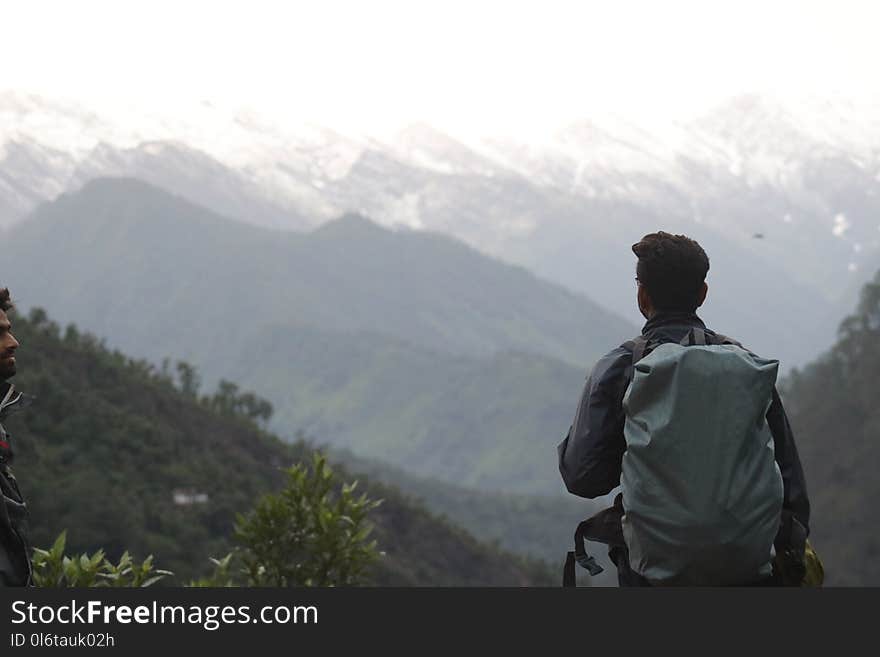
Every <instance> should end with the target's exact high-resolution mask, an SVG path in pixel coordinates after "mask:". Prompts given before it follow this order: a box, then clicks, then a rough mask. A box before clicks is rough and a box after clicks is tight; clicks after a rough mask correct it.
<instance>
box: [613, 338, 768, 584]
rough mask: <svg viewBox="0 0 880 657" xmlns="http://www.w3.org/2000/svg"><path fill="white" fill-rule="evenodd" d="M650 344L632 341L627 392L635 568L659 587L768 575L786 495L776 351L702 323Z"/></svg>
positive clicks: (627, 479)
mask: <svg viewBox="0 0 880 657" xmlns="http://www.w3.org/2000/svg"><path fill="white" fill-rule="evenodd" d="M707 341H708V343H709V344H707ZM651 347H652V345H650V344H648V343H647V342H646V341H645V339H644V338H642V337H639V338H636V340H635V341H634V342H633V371H632V380H631V382H630V384H629V386H628V388H627V390H626V394H625V396H624V398H623V408H624V411H625V413H626V422H625V426H624V436H625V438H626V452H625V453H624V455H623V463H622V474H621V487H622V494H623V508H624V515H623V518H622V527H623V537H624V540H625V542H626V546H627V548H628V550H629V560H630V566H631V568H632V569H633V570H634V571H635V572H637V573H639V574H640V575H642V576H643V577H645V578H646V579H647V580H648V581H649V582H651V583H652V584H661V585H709V586H717V585H728V584H731V585H736V584H748V583H751V582H755V581H757V580H760V579H761V578H763V577H766V576H769V575H770V573H771V569H772V560H773V556H774V555H773V540H774V538H775V536H776V532H777V530H778V529H779V521H780V515H781V511H782V495H783V490H782V475H781V474H780V472H779V467H778V466H777V464H776V461H775V459H774V445H773V437H772V435H771V433H770V428H769V426H768V425H767V421H766V415H767V410H768V409H769V407H770V403H771V401H772V396H773V388H774V386H775V384H776V374H777V370H778V367H779V363H778V361H775V360H768V359H764V358H760V357H758V356H755V355H754V354H752V353H750V352H748V351H746V350H745V349H743V348H742V346H741V345H739V344H738V343H735V342H733V341H732V340H730V339H728V338H725V337H724V336H720V335H711V334H708V333H706V332H705V331H703V330H702V329H699V328H695V329H693V330H692V331H691V332H689V333H688V335H687V336H685V338H684V339H683V340H682V341H681V343H680V344H676V343H663V344H659V345H657V346H655V347H654V348H653V349H651ZM649 350H650V353H648V355H647V356H645V355H644V354H645V353H646V351H649Z"/></svg>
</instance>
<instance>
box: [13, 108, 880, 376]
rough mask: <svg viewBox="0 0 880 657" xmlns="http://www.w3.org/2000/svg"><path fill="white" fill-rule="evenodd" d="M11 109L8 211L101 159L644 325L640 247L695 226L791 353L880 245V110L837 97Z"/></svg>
mask: <svg viewBox="0 0 880 657" xmlns="http://www.w3.org/2000/svg"><path fill="white" fill-rule="evenodd" d="M878 116H880V113H878ZM0 117H2V118H4V119H5V123H4V124H3V128H2V129H0V222H3V221H5V222H6V223H14V222H15V221H20V220H22V218H23V217H24V216H26V213H27V212H28V211H29V209H32V208H33V207H34V206H35V204H37V203H39V202H40V201H41V200H51V199H52V198H54V197H55V196H56V195H57V193H59V192H60V191H61V190H74V189H77V188H78V186H79V185H80V184H82V183H83V182H84V181H85V180H86V179H88V178H89V177H90V176H98V175H129V176H136V177H139V178H144V179H146V180H149V181H151V182H153V183H155V184H157V185H159V186H162V187H164V188H167V189H169V190H171V191H174V192H175V193H178V194H180V195H182V196H184V197H185V198H187V199H189V200H190V201H193V202H196V203H198V204H200V205H204V206H206V207H209V208H212V209H214V210H215V211H219V212H220V213H221V214H225V215H232V216H235V217H236V218H239V219H242V220H245V221H250V222H252V223H257V224H259V225H268V226H274V227H285V228H289V229H303V228H306V227H314V226H315V225H318V224H321V223H324V222H327V221H331V220H333V219H335V218H336V217H338V216H340V215H342V214H344V213H347V212H355V213H360V214H363V215H366V216H369V217H371V218H372V219H373V220H374V221H377V222H379V223H380V224H382V225H386V226H388V225H393V226H406V227H410V228H413V229H415V230H429V231H440V232H443V233H445V234H448V235H453V236H455V237H457V238H459V239H462V240H464V241H465V242H467V243H468V244H470V245H472V246H473V247H475V248H477V249H479V250H480V251H481V252H483V253H486V254H490V255H493V256H495V257H499V258H501V259H503V260H505V261H508V262H513V263H517V264H520V265H522V266H525V267H528V268H529V269H530V270H532V271H534V272H536V273H537V274H538V275H540V276H543V277H545V278H547V279H549V280H552V281H555V282H557V283H561V284H562V285H564V286H566V287H568V288H570V289H572V290H575V291H579V292H581V293H583V294H586V295H587V296H588V297H590V298H591V299H594V300H595V301H596V302H598V303H599V304H600V305H602V306H604V307H605V308H607V309H609V310H611V311H612V312H615V313H617V314H619V315H621V316H622V317H625V318H627V319H629V320H630V321H631V322H638V321H639V316H638V314H637V312H636V310H635V307H634V304H633V302H632V291H631V288H630V287H629V280H630V278H631V272H632V269H633V260H632V256H631V254H630V252H629V245H630V244H632V243H633V242H635V241H636V240H637V239H638V238H639V237H641V235H643V234H645V233H647V232H652V231H654V230H657V229H664V230H670V231H677V232H685V233H688V234H690V235H692V236H694V237H695V238H697V239H698V240H699V241H700V242H701V243H703V242H705V243H707V244H709V245H711V247H712V248H711V251H710V258H714V259H715V260H713V262H715V261H716V260H717V262H718V263H719V265H721V264H723V265H724V266H719V267H714V268H713V270H712V271H711V272H710V286H712V289H713V293H710V302H709V303H710V305H709V306H708V307H707V312H709V313H710V317H709V319H711V320H712V323H713V324H714V325H716V326H719V327H722V330H723V331H724V332H726V333H730V334H732V335H737V336H739V337H741V339H742V340H744V341H745V342H747V343H749V344H752V345H754V348H755V349H756V350H758V351H760V352H762V353H767V354H772V355H776V356H778V357H779V358H780V359H781V360H782V362H783V367H784V368H786V367H788V366H789V365H796V364H802V363H804V362H806V361H808V360H809V359H810V358H811V357H812V356H814V355H816V354H818V353H819V352H820V351H821V349H823V348H824V347H825V346H826V345H827V344H828V343H829V342H830V341H831V340H833V335H834V328H835V327H834V320H833V318H832V315H833V312H830V311H831V309H832V308H833V307H834V306H835V304H836V303H837V302H838V301H839V300H840V298H841V295H844V294H845V292H846V290H849V289H851V288H852V287H853V286H858V285H860V284H861V283H862V282H864V280H865V277H866V276H867V275H868V274H869V273H870V271H872V268H873V265H872V263H873V262H874V261H875V260H876V258H877V257H880V256H878V254H880V233H878V230H877V228H878V225H877V221H876V217H877V216H878V212H880V179H878V175H880V119H878V117H877V116H873V115H872V114H871V113H870V111H868V110H865V109H864V108H862V109H861V110H859V109H858V108H853V107H849V106H847V105H846V104H844V103H835V104H832V106H830V107H825V106H819V105H809V104H807V103H805V104H802V105H800V106H797V107H790V106H787V105H782V104H780V103H777V102H775V101H773V100H772V99H769V98H765V97H761V96H756V95H746V96H742V97H739V98H734V99H732V100H731V101H730V102H729V103H726V104H724V105H721V106H719V107H718V108H717V109H715V110H714V111H712V112H709V113H707V114H706V115H704V116H703V117H701V118H699V119H697V120H695V121H692V122H688V123H684V124H675V125H669V126H666V127H665V128H663V129H656V128H652V129H650V130H649V129H645V128H642V127H639V126H634V125H632V124H629V123H627V122H625V121H620V120H613V121H612V120H607V119H603V120H590V121H586V120H585V121H579V122H575V123H572V124H571V125H569V126H564V127H562V128H561V129H559V130H558V131H556V132H555V133H553V134H550V135H548V136H547V137H546V138H545V139H543V140H538V141H534V142H532V141H528V140H523V139H517V138H516V137H515V136H514V137H508V138H504V139H494V140H487V139H477V138H467V139H465V138H457V137H455V136H452V135H448V134H444V133H443V132H441V131H439V130H436V129H435V128H432V127H431V126H426V125H424V124H414V125H412V126H409V127H407V128H405V129H403V130H401V131H400V133H399V134H397V135H396V136H385V137H382V138H376V137H369V136H363V135H361V136H352V135H343V134H340V133H339V132H336V131H334V130H332V129H328V128H323V127H320V126H312V125H303V126H294V127H291V126H280V125H278V124H275V123H272V122H271V121H267V120H265V119H263V118H261V117H260V116H258V115H257V114H255V113H252V112H239V111H226V110H223V109H220V108H217V107H208V106H206V107H202V108H199V109H198V111H197V112H195V113H193V114H191V115H186V116H180V117H152V116H142V117H139V118H137V119H132V121H131V122H130V123H125V124H122V123H120V122H119V121H117V120H113V119H109V118H106V117H100V116H98V115H96V114H94V113H91V112H88V111H85V110H82V109H81V108H77V107H76V106H67V105H63V104H59V103H53V102H51V101H46V100H44V99H39V98H35V97H22V96H20V95H15V94H12V95H10V94H6V95H0ZM4 150H5V151H8V156H7V157H6V159H4V157H3V152H4ZM755 235H760V236H761V239H757V238H755V237H754V236H755ZM728 263H729V264H728ZM716 292H718V293H721V294H720V295H719V294H716ZM719 300H720V301H721V302H722V303H716V301H719ZM713 304H714V305H713ZM765 308H773V310H774V317H773V318H772V320H771V321H769V322H768V321H766V319H765V318H764V316H763V315H764V313H763V310H762V309H765ZM751 309H758V311H752V310H751ZM794 324H797V325H799V326H801V327H803V330H799V331H797V332H795V333H794V335H793V336H792V335H791V332H790V331H786V330H783V329H782V328H780V327H781V326H790V325H794Z"/></svg>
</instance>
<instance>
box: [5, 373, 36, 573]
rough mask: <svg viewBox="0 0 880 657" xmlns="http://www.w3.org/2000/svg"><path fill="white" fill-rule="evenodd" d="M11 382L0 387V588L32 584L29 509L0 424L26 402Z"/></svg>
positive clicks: (10, 448)
mask: <svg viewBox="0 0 880 657" xmlns="http://www.w3.org/2000/svg"><path fill="white" fill-rule="evenodd" d="M26 401H27V398H26V397H24V396H23V395H21V394H20V393H16V392H15V388H14V387H13V386H12V384H10V383H2V384H0V586H30V585H31V584H32V572H31V560H30V546H29V545H28V540H27V518H28V509H27V505H26V504H25V501H24V498H23V497H22V494H21V490H20V489H19V487H18V482H16V480H15V477H14V476H13V475H12V472H11V471H10V469H9V462H10V461H11V460H12V447H11V445H10V439H9V434H8V433H7V431H6V427H4V426H3V424H2V421H3V420H4V419H5V418H6V416H7V415H9V414H10V413H11V412H14V411H15V410H17V409H18V408H20V407H21V406H22V405H23V402H26Z"/></svg>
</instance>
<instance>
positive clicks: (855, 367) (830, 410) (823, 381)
mask: <svg viewBox="0 0 880 657" xmlns="http://www.w3.org/2000/svg"><path fill="white" fill-rule="evenodd" d="M878 372H880V272H878V274H877V275H876V276H875V277H874V280H873V282H871V283H869V284H867V285H866V286H865V287H864V288H863V290H862V294H861V300H860V302H859V305H858V308H857V310H856V312H855V313H854V314H853V315H851V316H850V317H848V318H847V319H846V320H845V321H844V322H843V323H842V324H841V325H840V330H839V337H838V340H837V343H836V344H835V345H834V347H833V348H832V349H831V350H830V351H828V352H827V353H826V354H825V355H824V356H822V357H821V358H819V359H818V360H816V361H815V362H814V363H812V364H810V365H809V366H807V367H805V368H803V370H799V371H798V370H796V371H793V372H792V373H791V375H790V376H789V377H788V379H787V380H786V381H785V384H784V386H783V394H784V400H785V404H786V409H787V411H788V413H789V416H790V420H791V424H792V428H793V429H794V432H795V439H796V441H797V444H798V448H799V450H800V455H801V460H802V461H803V464H804V470H805V473H806V477H807V485H808V490H809V493H810V500H811V502H812V520H811V529H812V539H811V540H812V542H813V543H814V545H815V546H816V549H817V550H818V552H819V554H820V556H822V558H823V559H824V561H825V567H826V572H827V581H828V583H829V584H840V585H858V586H867V585H873V586H877V585H878V584H880V559H878V557H880V530H878V527H880V510H878V509H880V507H878V505H877V503H876V500H877V499H878V497H880V478H878V477H877V472H876V470H877V466H878V464H880V404H878V400H880V395H878V390H880V386H878V379H877V375H878V374H877V373H878Z"/></svg>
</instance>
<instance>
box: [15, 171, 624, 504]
mask: <svg viewBox="0 0 880 657" xmlns="http://www.w3.org/2000/svg"><path fill="white" fill-rule="evenodd" d="M6 244H7V247H8V249H9V252H10V256H9V258H7V259H6V261H5V263H4V264H5V265H6V272H7V273H6V274H5V275H4V284H6V285H9V287H10V288H11V289H12V290H13V292H14V294H15V296H16V298H17V299H18V303H19V304H20V305H22V306H23V307H28V306H31V305H41V306H46V307H50V308H53V313H55V314H56V316H57V317H58V318H59V319H60V320H61V321H63V322H68V321H73V322H75V323H77V324H78V325H81V326H83V327H87V328H88V329H89V330H92V331H95V332H96V333H98V334H100V335H103V336H105V337H106V338H107V339H108V340H109V341H110V344H112V345H114V346H118V347H120V348H123V349H125V350H126V351H127V352H129V353H132V354H135V355H137V356H141V357H147V358H150V359H152V360H153V361H154V362H156V361H158V360H159V359H161V358H163V357H165V356H171V357H172V358H181V359H185V360H188V361H190V362H192V363H194V364H195V365H197V366H198V367H199V369H200V370H201V372H202V374H203V375H204V377H205V380H206V382H208V383H209V384H211V383H213V382H216V381H217V380H218V379H219V378H221V377H225V378H227V379H233V380H235V381H237V382H239V383H241V384H242V385H245V386H246V387H248V388H250V389H253V390H255V391H256V392H257V393H259V394H261V395H263V396H265V397H268V398H269V399H270V400H272V401H273V402H274V403H275V405H276V421H277V424H276V425H275V426H276V428H277V429H278V430H279V431H283V432H284V433H286V434H287V435H292V434H294V433H295V432H296V431H298V430H303V431H306V432H307V433H308V434H309V435H310V436H312V437H314V438H315V439H317V440H320V441H327V442H329V443H331V444H334V445H337V446H345V447H350V448H352V449H354V450H356V451H358V452H359V453H361V454H362V455H365V456H370V457H373V458H380V459H383V460H386V461H389V462H392V463H396V464H397V465H401V466H406V467H409V468H411V469H413V470H414V471H416V472H420V473H422V474H433V475H436V476H441V477H444V478H446V479H447V480H449V481H454V482H456V483H459V484H461V485H469V486H474V487H482V488H503V489H507V490H519V491H522V492H559V491H560V490H561V483H560V481H559V478H558V476H557V475H556V473H555V470H556V466H555V445H556V443H557V442H558V441H559V440H560V439H561V436H562V434H563V433H564V431H565V430H567V428H568V424H569V423H570V420H571V416H572V414H573V412H574V405H575V403H576V398H577V395H578V393H579V391H580V388H581V386H582V382H583V377H584V372H585V369H586V368H587V367H588V366H589V365H590V364H592V362H593V361H594V360H595V359H597V358H598V357H599V356H601V355H602V354H603V353H605V352H606V351H607V350H609V349H610V348H612V347H613V346H616V345H617V344H619V343H620V342H621V341H622V340H623V339H625V338H626V337H627V336H631V335H633V334H635V333H636V332H637V328H636V327H635V326H632V325H629V324H627V323H626V322H625V321H623V320H620V319H618V318H616V317H613V316H610V315H608V314H607V313H605V312H604V311H602V309H601V308H599V307H598V306H596V305H595V304H592V303H591V302H590V301H589V300H588V299H586V298H584V297H581V296H579V295H575V294H572V293H570V292H568V291H567V290H564V289H562V288H560V287H558V286H555V285H553V284H551V283H547V282H545V281H542V280H540V279H538V278H536V277H535V276H533V275H532V274H530V273H528V272H527V271H525V270H523V269H522V268H518V267H513V266H510V265H506V264H503V263H500V262H497V261H495V260H492V259H490V258H488V257H486V256H483V255H481V254H480V253H478V252H477V251H475V250H473V249H472V248H470V247H467V246H465V245H464V244H461V243H459V242H456V241H455V240H453V239H452V238H449V237H446V236H442V235H435V234H429V233H422V232H409V233H406V232H399V231H398V232H391V231H389V230H387V229H384V228H382V227H380V226H377V225H376V224H373V223H371V222H369V221H367V220H365V219H363V218H359V217H355V216H349V217H346V218H343V219H341V220H339V221H336V222H332V223H329V224H327V225H325V226H323V227H321V228H320V229H318V230H316V231H314V232H313V233H309V234H306V235H302V234H298V233H292V232H282V231H272V230H267V229H262V228H257V227H254V226H250V225H247V224H243V223H238V222H234V221H230V220H226V219H224V218H222V217H219V216H218V215H215V214H213V213H211V212H209V211H207V210H204V209H203V208H199V207H198V206H194V205H192V204H190V203H188V202H186V201H184V200H182V199H180V198H177V197H175V196H172V195H170V194H167V193H166V192H163V191H162V190H159V189H157V188H155V187H152V186H150V185H147V184H145V183H142V182H139V181H134V180H126V179H120V180H110V179H108V180H99V181H94V182H92V183H89V184H87V185H86V186H85V187H84V188H83V190H82V191H81V192H79V193H76V194H69V195H65V196H63V197H61V198H59V199H58V201H56V202H55V203H53V204H50V205H46V206H44V207H42V208H41V209H40V210H38V211H37V213H36V215H35V216H34V217H32V218H31V219H29V220H28V221H26V222H23V223H21V224H20V225H18V226H16V227H15V228H14V229H12V230H10V231H9V232H8V233H7V236H6Z"/></svg>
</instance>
